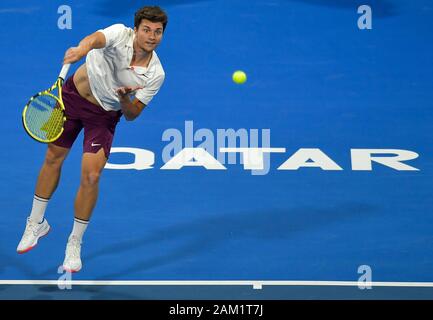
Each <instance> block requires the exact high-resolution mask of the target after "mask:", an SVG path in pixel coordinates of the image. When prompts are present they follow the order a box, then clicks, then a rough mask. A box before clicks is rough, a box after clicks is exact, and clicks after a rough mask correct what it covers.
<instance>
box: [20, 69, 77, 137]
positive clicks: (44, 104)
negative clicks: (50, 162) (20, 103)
mask: <svg viewBox="0 0 433 320" xmlns="http://www.w3.org/2000/svg"><path fill="white" fill-rule="evenodd" d="M70 66H71V65H70V64H65V65H63V68H62V71H60V74H59V77H58V78H57V80H56V82H55V83H54V84H53V86H52V87H51V88H49V89H47V90H45V91H41V92H39V93H38V94H36V95H34V96H33V97H31V98H30V100H29V102H27V104H26V106H25V107H24V111H23V125H24V129H25V130H26V132H27V133H28V134H29V135H30V137H32V138H33V139H35V140H36V141H39V142H43V143H50V142H53V141H55V140H57V139H58V138H59V137H60V135H61V134H62V132H63V124H64V123H65V121H66V117H65V106H64V104H63V100H62V85H63V82H64V80H65V78H66V74H67V73H68V70H69V67H70ZM56 89H57V90H58V94H57V95H55V92H54V90H56Z"/></svg>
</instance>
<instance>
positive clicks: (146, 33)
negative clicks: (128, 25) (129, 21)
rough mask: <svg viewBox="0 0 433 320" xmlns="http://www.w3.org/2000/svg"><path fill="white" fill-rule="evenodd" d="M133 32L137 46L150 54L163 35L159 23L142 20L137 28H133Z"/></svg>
mask: <svg viewBox="0 0 433 320" xmlns="http://www.w3.org/2000/svg"><path fill="white" fill-rule="evenodd" d="M134 31H135V37H136V41H137V42H136V43H137V45H138V46H139V47H140V49H142V50H144V51H146V52H151V51H152V50H154V49H155V48H156V47H157V46H158V45H159V43H160V42H161V39H162V34H163V28H162V23H161V22H151V21H149V20H146V19H143V20H141V23H140V25H139V26H138V28H134Z"/></svg>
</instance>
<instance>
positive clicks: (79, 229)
mask: <svg viewBox="0 0 433 320" xmlns="http://www.w3.org/2000/svg"><path fill="white" fill-rule="evenodd" d="M88 224H89V221H86V220H82V219H78V218H74V228H73V229H72V232H71V235H70V236H69V237H72V236H75V237H76V238H78V239H79V240H80V241H82V239H83V234H84V232H85V231H86V229H87V225H88Z"/></svg>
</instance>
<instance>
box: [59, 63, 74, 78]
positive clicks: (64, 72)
mask: <svg viewBox="0 0 433 320" xmlns="http://www.w3.org/2000/svg"><path fill="white" fill-rule="evenodd" d="M70 66H71V64H70V63H67V64H64V65H63V67H62V71H60V74H59V78H62V80H65V78H66V75H67V74H68V71H69V67H70Z"/></svg>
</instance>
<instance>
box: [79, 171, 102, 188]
mask: <svg viewBox="0 0 433 320" xmlns="http://www.w3.org/2000/svg"><path fill="white" fill-rule="evenodd" d="M100 176H101V173H100V172H98V171H89V172H85V173H83V175H82V177H81V185H82V186H84V187H93V186H96V185H98V183H99V179H100Z"/></svg>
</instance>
